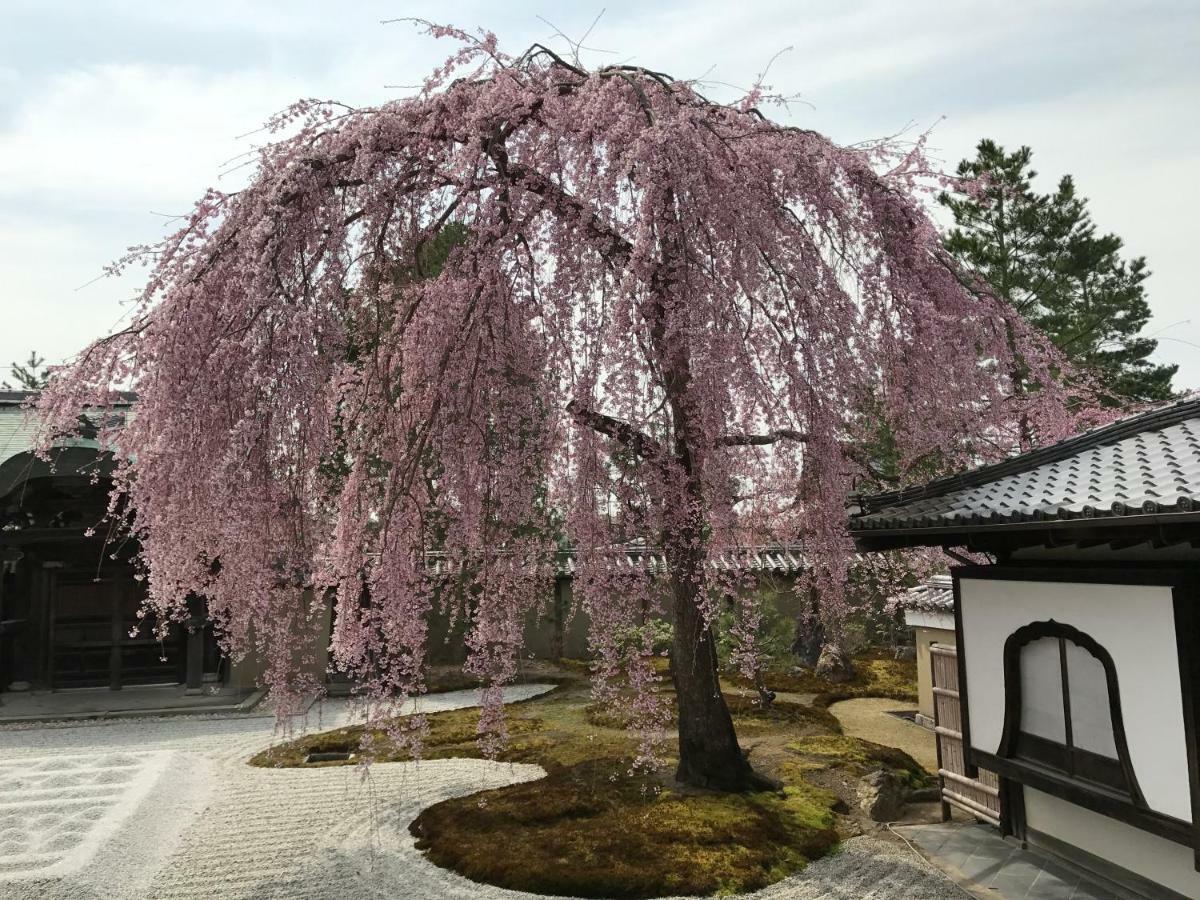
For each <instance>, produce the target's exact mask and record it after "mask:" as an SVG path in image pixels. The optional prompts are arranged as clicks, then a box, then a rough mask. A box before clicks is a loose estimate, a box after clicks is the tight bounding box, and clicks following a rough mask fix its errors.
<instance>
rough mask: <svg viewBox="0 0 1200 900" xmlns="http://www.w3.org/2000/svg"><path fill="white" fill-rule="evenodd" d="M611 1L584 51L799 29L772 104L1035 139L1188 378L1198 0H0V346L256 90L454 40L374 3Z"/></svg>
mask: <svg viewBox="0 0 1200 900" xmlns="http://www.w3.org/2000/svg"><path fill="white" fill-rule="evenodd" d="M564 7H565V9H564ZM602 10H603V15H602V16H601V18H600V20H599V22H598V24H597V25H596V27H595V28H594V30H593V31H592V33H591V35H590V37H589V38H588V40H587V44H588V45H589V46H590V47H593V48H596V52H594V53H592V54H591V55H590V56H587V55H585V60H588V59H590V61H591V62H593V63H605V62H611V61H632V62H636V63H640V64H645V65H648V66H652V67H654V68H657V69H661V70H665V71H668V72H671V73H672V74H674V75H676V76H677V77H697V76H700V75H704V74H705V73H707V78H708V79H711V80H713V81H716V82H725V83H728V84H731V85H743V86H744V85H747V84H749V83H750V82H752V81H753V80H754V78H755V76H756V74H757V73H759V72H760V71H762V70H763V67H764V66H765V65H766V64H767V63H768V62H769V61H770V60H771V59H772V57H774V56H775V55H776V54H777V53H778V52H779V51H781V50H784V49H785V48H790V50H788V52H786V53H784V54H782V55H781V56H779V57H778V59H776V60H775V62H774V64H773V65H772V67H771V69H770V75H769V78H768V82H769V83H770V84H771V85H772V86H773V87H774V88H775V89H776V90H777V91H779V92H781V93H788V94H798V95H799V96H800V97H802V98H803V101H804V102H802V103H798V104H795V105H794V106H793V107H792V108H791V110H790V111H789V112H787V113H780V116H781V117H785V118H789V119H790V120H791V121H793V122H795V123H798V124H803V125H804V126H806V127H810V128H816V129H818V130H820V131H823V132H825V133H826V134H828V135H830V136H831V137H833V138H834V139H835V140H837V141H840V142H842V143H852V142H856V141H861V140H865V139H870V138H877V137H882V136H885V135H890V134H894V133H896V132H899V131H902V130H904V129H910V130H917V131H919V130H923V129H926V128H929V127H933V128H934V131H933V137H932V145H933V147H934V150H935V153H936V154H937V156H938V157H939V158H940V159H942V160H943V161H944V163H945V164H946V166H947V167H952V166H953V165H954V163H956V162H957V160H958V159H960V158H962V157H963V156H967V155H970V154H971V149H972V147H973V145H974V144H975V143H976V142H977V141H978V140H979V138H981V137H984V136H989V137H992V138H995V139H996V140H998V141H1000V142H1002V143H1004V144H1005V145H1011V146H1016V145H1019V144H1028V145H1030V146H1031V147H1032V148H1033V149H1034V161H1035V164H1036V168H1037V169H1038V171H1039V172H1040V173H1041V186H1042V187H1043V188H1048V187H1049V186H1050V185H1051V183H1052V182H1053V181H1054V180H1056V179H1057V177H1058V176H1059V175H1061V174H1063V173H1067V172H1070V173H1072V174H1074V175H1075V177H1076V181H1077V184H1078V186H1079V187H1080V189H1081V190H1082V191H1083V193H1084V194H1086V195H1087V196H1088V197H1090V198H1091V205H1092V210H1093V212H1094V215H1095V218H1096V219H1097V221H1098V222H1099V224H1100V226H1101V228H1103V229H1105V230H1110V231H1115V232H1117V233H1118V234H1120V235H1121V236H1122V237H1124V239H1125V241H1126V244H1127V247H1128V250H1129V251H1130V253H1131V254H1135V255H1137V254H1140V255H1145V256H1146V257H1147V259H1148V261H1149V264H1150V268H1151V270H1152V271H1153V273H1154V274H1153V276H1152V277H1151V279H1150V281H1149V294H1150V303H1151V306H1152V308H1153V310H1154V320H1153V322H1152V323H1151V325H1150V327H1149V328H1148V329H1147V331H1148V333H1151V334H1153V335H1155V336H1156V337H1157V338H1158V340H1159V341H1160V344H1159V351H1158V356H1159V358H1160V359H1161V360H1162V361H1169V362H1177V363H1179V364H1180V375H1179V378H1178V379H1177V386H1178V387H1181V388H1182V387H1189V388H1190V387H1200V307H1198V306H1197V303H1198V302H1200V290H1198V289H1197V286H1196V273H1197V269H1198V268H1200V267H1198V265H1197V257H1198V256H1200V252H1198V250H1197V248H1196V247H1195V244H1197V243H1198V242H1200V227H1198V226H1197V218H1198V216H1200V2H1197V0H1174V2H1173V0H1155V2H1149V0H1146V2H1141V0H1107V2H1106V0H1079V2H1071V0H1053V2H1052V0H1040V2H1033V0H990V2H974V0H940V2H928V0H908V2H903V3H901V2H895V0H864V2H840V3H839V2H830V0H789V2H768V0H739V2H735V3H730V2H715V0H702V2H693V3H666V2H663V3H655V2H645V0H643V2H641V3H624V2H621V3H616V2H608V3H597V4H594V5H592V6H589V5H587V4H583V3H572V4H562V3H544V2H542V3H530V2H526V0H510V2H508V3H506V4H496V3H474V2H472V3H467V2H461V3H446V2H441V3H413V2H403V0H391V2H376V0H341V2H337V3H334V2H328V0H327V2H309V0H289V2H267V0H254V2H247V0H240V2H233V0H207V2H205V3H187V4H184V3H177V2H163V0H124V2H122V0H88V2H82V0H75V2H71V0H28V2H26V0H0V303H2V304H3V310H4V313H5V315H4V318H3V325H2V326H0V363H7V362H8V361H9V360H12V359H23V358H24V357H26V356H27V355H28V353H29V351H30V350H31V349H34V348H36V349H37V350H39V351H40V352H41V353H42V354H43V355H45V356H46V357H48V358H49V359H50V360H51V361H52V362H58V361H62V360H64V359H67V358H69V357H70V356H71V355H72V354H74V353H76V352H77V351H78V350H80V349H81V348H82V347H83V346H84V345H85V344H86V343H87V342H88V340H90V339H91V338H93V337H96V336H98V335H100V334H102V333H105V332H107V331H108V330H110V329H111V328H112V327H113V326H114V325H115V324H116V323H118V322H119V321H120V320H121V317H122V313H123V310H124V309H125V308H126V307H125V305H124V301H126V300H127V298H128V297H129V296H131V295H132V294H133V293H134V292H135V291H136V289H137V288H138V286H139V285H138V278H139V276H140V271H134V272H132V273H130V274H127V275H126V276H125V277H123V278H122V279H118V280H113V279H100V280H96V279H97V276H98V275H99V274H100V272H101V269H102V267H103V266H104V264H105V263H107V262H109V261H111V260H112V259H114V258H115V257H117V256H119V255H120V254H121V253H122V251H123V250H124V248H125V247H127V246H129V245H131V244H137V243H144V242H146V241H150V240H154V239H155V238H157V237H158V236H160V235H161V234H162V233H163V230H164V228H165V227H166V225H165V222H166V218H165V217H166V216H169V215H174V214H179V213H182V212H185V211H187V210H188V208H189V207H190V205H191V203H192V201H193V200H194V199H195V198H196V197H198V196H199V195H200V194H201V193H202V192H203V190H204V188H205V187H207V186H209V185H213V184H217V185H220V186H221V187H223V188H226V189H228V188H231V187H236V185H237V184H238V182H239V180H241V179H244V178H245V170H244V169H239V168H238V167H237V159H238V157H239V155H241V154H244V153H245V151H246V150H247V149H248V148H250V147H252V146H253V142H254V141H255V140H261V135H255V134H253V132H254V131H255V129H257V128H258V126H259V125H260V124H261V123H262V121H263V120H264V119H265V118H266V117H267V116H268V115H269V114H270V113H272V112H274V111H276V110H277V109H279V108H281V107H283V106H285V105H286V104H287V103H289V102H290V101H292V100H294V99H296V98H298V97H323V98H336V99H340V100H343V101H345V102H349V103H354V104H360V105H369V104H374V103H378V102H380V101H382V100H386V99H389V98H393V97H396V96H401V95H403V94H404V93H406V92H408V89H406V88H405V87H403V86H405V85H412V84H415V83H417V82H419V81H420V80H421V78H422V77H423V75H424V74H425V73H426V72H427V71H428V70H429V69H430V68H431V67H432V66H433V65H434V64H435V63H437V62H439V61H440V60H441V59H442V58H443V57H444V56H445V55H446V54H447V53H448V52H449V49H450V46H449V45H448V44H446V43H439V42H435V41H432V40H431V39H429V38H427V37H424V36H423V35H421V34H419V33H418V32H417V31H416V29H414V28H413V27H412V26H411V25H407V24H388V25H385V24H381V20H384V19H393V18H398V17H406V16H416V17H424V18H429V19H435V20H437V21H446V22H449V23H451V24H458V25H470V26H474V25H482V26H484V27H486V28H489V29H491V30H493V31H495V32H496V33H497V34H498V35H499V36H500V38H501V41H502V43H503V44H504V45H505V46H506V47H507V48H508V49H509V50H510V51H514V52H515V51H519V50H521V49H524V47H525V46H526V45H528V44H529V43H531V42H532V41H535V40H536V41H543V42H547V41H552V40H556V38H555V30H556V29H557V30H559V31H561V32H563V33H565V34H567V35H570V36H571V37H579V36H582V35H583V33H584V32H586V31H587V29H588V27H589V25H590V24H591V23H592V21H593V19H595V17H596V16H597V14H599V13H600V12H601V11H602ZM602 51H603V52H602ZM713 90H714V91H717V92H719V90H720V88H717V87H714V89H713ZM914 133H915V131H914ZM231 161H232V162H231Z"/></svg>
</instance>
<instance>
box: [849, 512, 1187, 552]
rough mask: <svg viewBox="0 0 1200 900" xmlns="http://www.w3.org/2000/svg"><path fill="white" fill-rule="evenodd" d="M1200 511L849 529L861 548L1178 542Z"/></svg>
mask: <svg viewBox="0 0 1200 900" xmlns="http://www.w3.org/2000/svg"><path fill="white" fill-rule="evenodd" d="M1198 532H1200V513H1198V512H1195V511H1193V512H1173V513H1133V514H1128V513H1127V514H1125V515H1119V516H1118V515H1107V516H1100V517H1097V518H1094V519H1082V518H1081V519H1049V520H1045V521H1038V520H1032V521H1023V522H1002V523H996V524H986V525H985V524H979V525H972V524H945V525H936V526H929V527H924V528H916V527H913V528H902V527H901V528H870V529H862V530H851V532H850V536H851V537H852V538H853V539H854V543H855V545H856V546H857V547H858V549H859V550H861V551H864V552H869V551H878V550H897V549H903V548H905V547H965V548H966V549H968V550H972V551H979V552H987V553H1001V552H1005V551H1010V550H1018V549H1021V548H1024V547H1040V546H1042V545H1046V544H1048V545H1051V546H1064V545H1070V544H1074V543H1076V542H1079V541H1100V542H1102V543H1110V542H1112V541H1133V542H1135V543H1145V542H1152V543H1155V544H1179V543H1185V542H1187V541H1191V540H1195V539H1196V535H1197V533H1198Z"/></svg>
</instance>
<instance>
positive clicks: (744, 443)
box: [717, 428, 808, 447]
mask: <svg viewBox="0 0 1200 900" xmlns="http://www.w3.org/2000/svg"><path fill="white" fill-rule="evenodd" d="M807 440H808V435H807V434H805V433H804V432H803V431H795V430H794V429H791V428H779V429H777V430H775V431H769V432H767V433H766V434H723V435H721V437H720V438H718V439H717V443H718V444H720V445H721V446H722V447H765V446H766V445H768V444H776V443H778V442H779V441H796V442H797V443H801V444H803V443H804V442H806V441H807Z"/></svg>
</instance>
